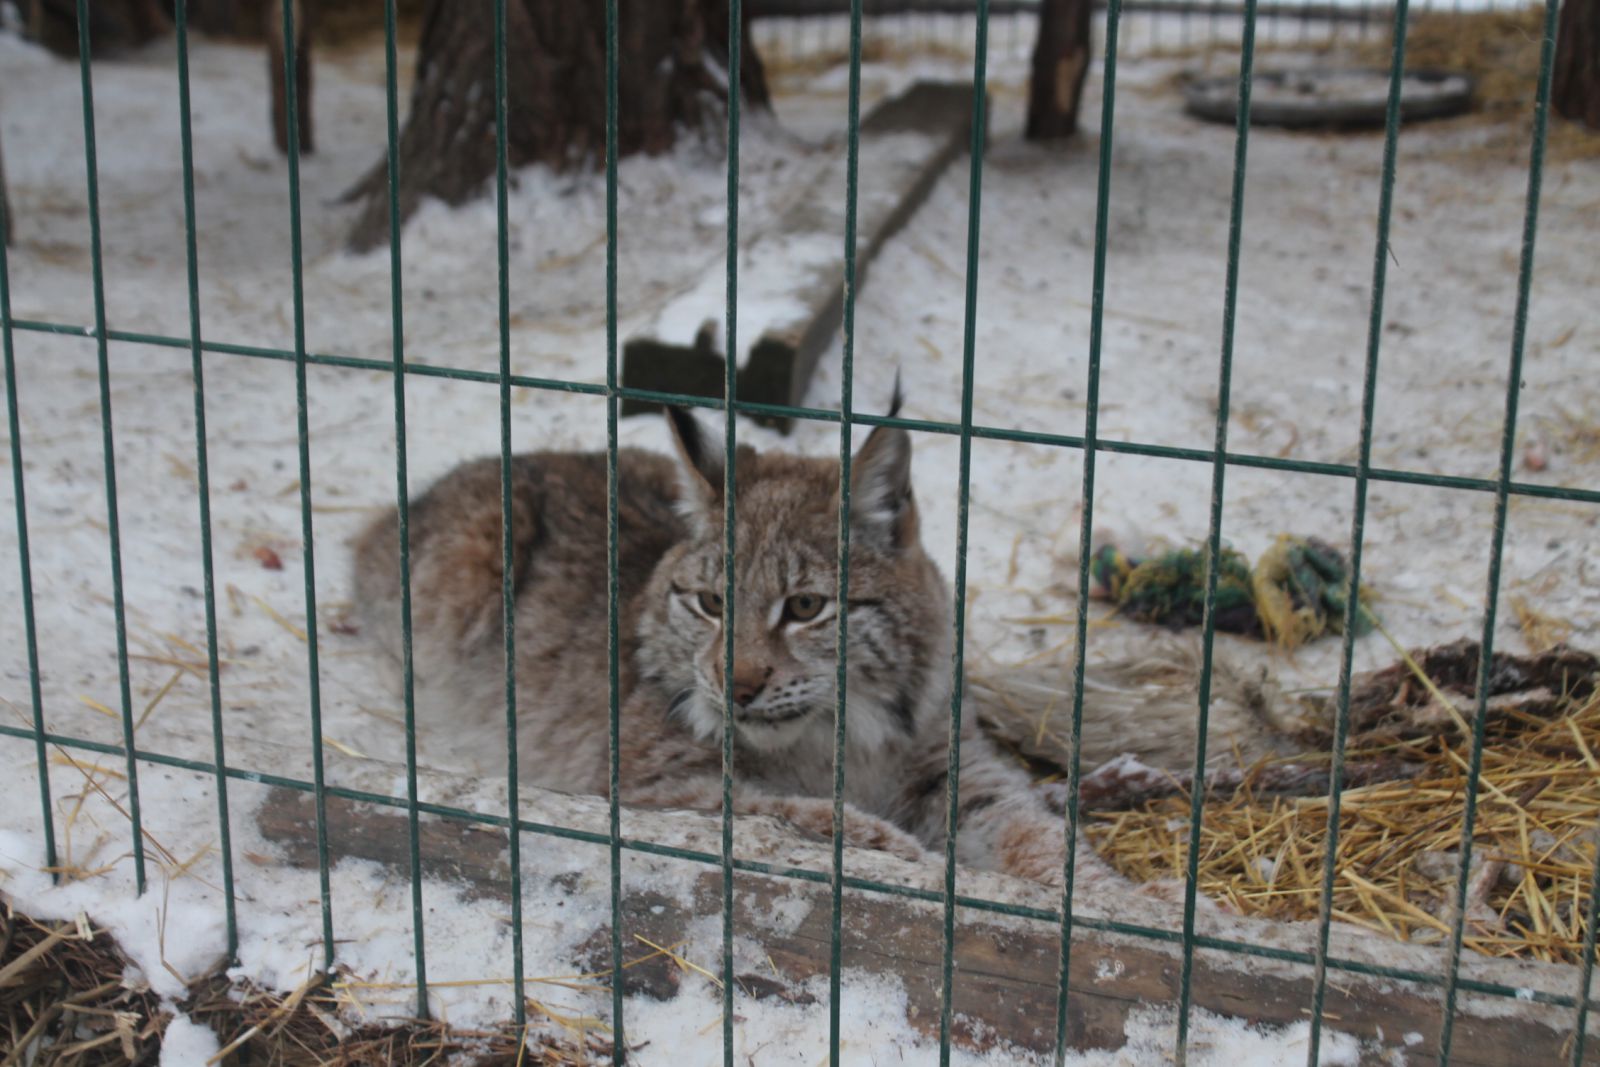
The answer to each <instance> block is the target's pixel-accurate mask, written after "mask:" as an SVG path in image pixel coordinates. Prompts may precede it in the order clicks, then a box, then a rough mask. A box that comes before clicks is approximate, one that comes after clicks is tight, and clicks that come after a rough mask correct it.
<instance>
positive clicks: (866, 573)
mask: <svg viewBox="0 0 1600 1067" xmlns="http://www.w3.org/2000/svg"><path fill="white" fill-rule="evenodd" d="M674 429H675V432H676V435H677V440H678V445H679V451H680V457H681V459H682V461H683V473H682V478H681V483H682V495H681V497H680V506H681V508H682V510H683V511H684V512H685V515H686V517H687V518H688V520H689V526H690V529H691V530H692V531H693V533H692V537H691V539H690V541H689V542H687V543H686V544H684V545H682V546H680V547H679V548H678V549H675V550H674V551H673V552H671V553H669V554H668V555H667V556H666V557H665V558H664V559H663V560H662V562H661V564H660V566H659V567H658V568H657V571H656V578H655V581H654V582H653V587H654V589H655V591H656V592H657V593H658V595H659V596H660V597H661V603H660V605H659V607H658V609H657V610H656V612H655V613H654V614H655V622H656V623H657V626H656V627H652V629H653V630H655V633H654V634H653V635H652V636H651V637H650V638H649V639H647V647H652V648H653V649H654V650H655V651H657V652H660V651H664V650H663V649H662V645H664V644H665V645H667V646H668V648H669V649H670V651H667V653H666V655H664V656H662V657H661V662H660V667H661V668H662V670H663V673H666V672H667V671H670V672H671V674H670V677H671V679H672V682H673V684H674V685H675V687H676V689H675V691H676V693H677V696H676V698H675V699H674V700H673V705H674V710H675V711H676V712H677V713H679V714H681V715H683V716H684V718H685V720H686V721H687V722H688V723H689V724H690V726H691V727H692V728H693V729H694V730H695V732H696V733H698V734H700V735H701V736H703V737H711V736H715V735H717V734H719V733H720V732H721V729H722V724H723V709H724V705H725V695H724V694H725V693H726V692H727V690H726V689H725V681H727V680H728V679H727V675H726V672H725V650H726V638H725V636H724V633H725V630H724V627H725V626H727V625H730V623H729V618H728V616H729V612H727V610H726V608H725V605H724V603H723V595H724V592H725V590H724V585H723V555H724V545H723V518H722V513H723V509H722V492H721V490H722V484H723V475H722V457H721V456H720V455H716V454H715V453H713V452H712V451H710V450H709V449H708V448H706V447H704V446H703V442H702V441H701V440H700V436H699V431H698V428H697V427H696V426H695V424H694V423H693V421H692V420H691V419H690V418H689V417H688V416H679V417H677V418H675V420H674ZM910 460H911V448H910V440H909V437H908V436H907V435H906V434H905V432H904V431H900V430H888V429H881V428H880V429H879V430H877V431H875V432H874V433H873V434H872V436H871V437H870V438H869V439H868V441H867V443H866V444H865V445H864V446H863V447H862V449H861V452H860V454H859V455H858V456H857V458H856V460H855V461H854V463H853V465H852V508H851V545H850V590H849V602H848V603H847V604H846V605H845V609H844V610H845V611H846V612H847V614H848V639H849V646H848V656H847V659H848V663H849V677H848V680H847V695H848V701H849V706H848V708H847V723H848V727H849V733H850V736H851V739H852V740H854V741H856V742H859V743H862V744H865V745H868V746H876V745H877V744H881V743H882V742H883V741H884V740H885V739H887V738H889V737H892V736H893V735H895V734H896V733H903V734H907V735H909V734H911V733H913V732H914V729H915V723H916V717H917V716H918V714H919V712H920V711H921V707H920V702H921V701H922V699H923V698H924V696H925V694H927V693H929V692H930V691H937V689H938V687H937V685H932V686H930V684H929V681H930V678H929V673H930V671H937V670H939V669H941V667H942V662H941V661H942V659H943V658H944V653H945V650H947V649H948V644H949V640H950V638H949V630H950V627H949V623H950V616H949V605H948V601H947V597H946V594H945V590H944V584H943V580H942V579H941V578H940V576H939V574H938V570H937V568H936V567H935V566H934V565H933V563H932V561H931V560H929V558H928V556H927V554H926V553H925V552H924V551H923V550H922V546H921V544H920V543H919V542H918V539H917V517H916V508H915V504H914V502H913V500H912V497H911V490H910V480H909V476H910ZM736 462H737V470H736V484H737V498H736V508H735V511H736V524H735V530H734V538H735V553H734V556H735V560H736V571H735V574H734V590H735V593H734V605H733V609H734V610H733V612H732V621H731V626H732V629H733V670H732V678H731V681H732V692H731V696H732V704H733V722H734V727H735V729H736V730H737V731H738V734H739V736H740V737H741V739H742V740H744V741H745V742H746V743H748V744H749V745H751V746H752V747H756V748H761V749H766V750H773V749H781V748H784V747H786V746H788V745H791V744H793V743H795V742H796V741H798V740H799V739H800V738H801V737H803V736H805V735H807V734H809V733H812V732H815V731H823V732H831V730H832V728H833V727H832V723H833V715H832V713H833V709H834V706H835V703H836V699H837V698H836V692H837V679H838V660H837V657H836V655H835V653H836V651H837V641H838V634H837V626H838V614H839V610H840V605H839V603H838V600H837V594H838V559H837V556H838V523H839V492H838V479H839V464H838V463H837V461H829V460H821V459H806V458H800V457H795V456H787V455H779V454H772V455H760V454H757V453H755V452H753V451H749V450H741V451H740V454H739V456H738V458H737V461H736Z"/></svg>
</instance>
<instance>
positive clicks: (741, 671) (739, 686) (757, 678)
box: [733, 663, 772, 708]
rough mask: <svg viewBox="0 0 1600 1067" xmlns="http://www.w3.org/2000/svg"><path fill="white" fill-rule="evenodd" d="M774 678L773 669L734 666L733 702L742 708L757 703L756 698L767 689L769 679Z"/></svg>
mask: <svg viewBox="0 0 1600 1067" xmlns="http://www.w3.org/2000/svg"><path fill="white" fill-rule="evenodd" d="M771 676H772V668H771V667H767V668H764V669H763V668H758V667H744V666H741V665H739V664H737V663H736V664H734V667H733V702H734V703H735V704H737V705H739V706H740V707H741V708H748V707H749V706H750V705H751V704H752V703H754V702H755V699H756V697H758V696H760V695H761V691H762V690H763V689H765V688H766V687H767V679H768V678H770V677H771Z"/></svg>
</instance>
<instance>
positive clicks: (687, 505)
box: [667, 407, 723, 527]
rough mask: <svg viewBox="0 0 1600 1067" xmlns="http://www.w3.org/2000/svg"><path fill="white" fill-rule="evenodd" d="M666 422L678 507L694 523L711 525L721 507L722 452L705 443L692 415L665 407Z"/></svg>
mask: <svg viewBox="0 0 1600 1067" xmlns="http://www.w3.org/2000/svg"><path fill="white" fill-rule="evenodd" d="M667 425H668V426H670V427H671V428H672V442H673V445H674V446H675V448H674V450H673V451H674V452H675V453H676V454H677V459H678V487H679V490H680V496H679V497H678V510H679V512H681V513H682V514H683V516H684V517H685V518H687V519H689V520H690V521H691V522H694V523H703V524H705V525H706V526H707V527H710V526H714V525H715V524H716V522H717V521H718V515H719V513H720V512H721V510H722V472H723V463H722V453H720V452H718V451H716V450H715V449H713V448H709V447H707V443H706V438H705V434H704V433H703V432H702V431H701V429H700V423H699V422H697V421H696V420H695V417H694V416H693V415H691V414H689V413H688V412H687V411H685V410H683V409H682V408H674V407H669V408H667Z"/></svg>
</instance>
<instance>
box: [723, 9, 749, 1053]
mask: <svg viewBox="0 0 1600 1067" xmlns="http://www.w3.org/2000/svg"><path fill="white" fill-rule="evenodd" d="M743 6H744V5H743V4H742V3H741V0H729V3H728V290H727V298H728V308H727V313H726V318H727V324H726V329H727V334H728V346H727V348H726V349H725V351H726V352H727V359H726V360H725V361H724V362H725V364H726V368H727V372H726V374H725V375H724V380H723V393H722V405H723V412H724V414H726V415H727V423H726V425H725V427H724V429H723V457H722V538H723V545H722V552H723V555H722V1062H723V1064H724V1067H733V630H734V626H735V625H736V622H735V614H734V612H735V605H734V555H733V551H734V522H735V508H734V491H735V489H736V482H737V479H736V478H735V469H734V468H735V463H734V455H735V450H736V449H737V447H738V432H737V427H736V420H735V418H734V411H733V404H734V398H735V396H736V395H737V391H738V369H739V331H738V325H739V307H738V305H739V102H740V101H739V96H740V92H741V85H740V82H739V60H740V55H739V53H740V47H739V46H740V45H741V44H742V43H743V40H744V37H743V25H744V19H743V16H744V11H743Z"/></svg>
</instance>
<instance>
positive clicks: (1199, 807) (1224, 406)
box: [1174, 0, 1256, 1067]
mask: <svg viewBox="0 0 1600 1067" xmlns="http://www.w3.org/2000/svg"><path fill="white" fill-rule="evenodd" d="M1255 48H1256V0H1245V5H1244V28H1243V31H1242V35H1241V38H1240V46H1239V63H1240V68H1239V103H1238V115H1237V116H1236V121H1235V133H1234V148H1233V190H1232V193H1231V201H1232V202H1231V204H1230V207H1229V211H1228V267H1227V280H1226V281H1225V282H1224V284H1223V295H1222V354H1221V359H1220V361H1219V365H1218V368H1217V428H1216V437H1215V441H1214V443H1213V446H1212V447H1213V450H1214V451H1213V454H1214V456H1215V459H1213V461H1212V465H1211V518H1210V526H1209V532H1208V533H1207V535H1206V593H1205V614H1204V624H1203V627H1202V632H1201V638H1200V640H1201V659H1200V713H1199V719H1198V721H1197V723H1196V727H1195V751H1194V786H1193V788H1192V789H1191V790H1190V797H1189V856H1188V863H1187V870H1186V871H1185V876H1184V888H1183V967H1182V970H1181V971H1180V973H1179V979H1178V1041H1177V1048H1176V1049H1175V1050H1174V1051H1175V1053H1176V1061H1177V1064H1178V1067H1183V1065H1184V1064H1185V1063H1187V1062H1188V1055H1189V1003H1190V1000H1191V993H1192V989H1191V985H1192V982H1193V979H1194V909H1195V894H1196V893H1197V892H1198V891H1199V867H1200V820H1201V817H1202V815H1203V814H1204V812H1205V797H1206V787H1205V777H1206V731H1207V728H1208V724H1209V722H1210V719H1211V674H1212V653H1213V652H1214V650H1215V646H1216V638H1217V619H1216V608H1217V561H1218V560H1219V559H1221V558H1222V502H1223V493H1224V487H1225V482H1226V476H1227V470H1228V465H1227V451H1228V398H1229V392H1230V390H1231V388H1232V384H1233V335H1234V326H1235V321H1234V320H1235V313H1236V311H1237V309H1238V304H1239V244H1240V238H1241V236H1242V234H1243V231H1244V176H1245V165H1246V162H1247V156H1248V153H1249V147H1250V72H1251V67H1252V65H1253V64H1254V62H1255Z"/></svg>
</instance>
